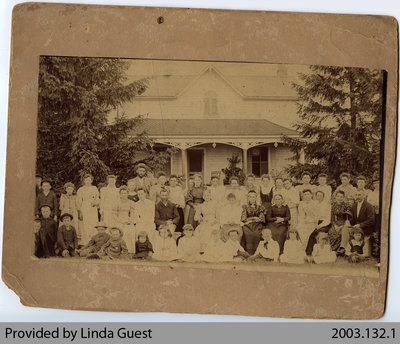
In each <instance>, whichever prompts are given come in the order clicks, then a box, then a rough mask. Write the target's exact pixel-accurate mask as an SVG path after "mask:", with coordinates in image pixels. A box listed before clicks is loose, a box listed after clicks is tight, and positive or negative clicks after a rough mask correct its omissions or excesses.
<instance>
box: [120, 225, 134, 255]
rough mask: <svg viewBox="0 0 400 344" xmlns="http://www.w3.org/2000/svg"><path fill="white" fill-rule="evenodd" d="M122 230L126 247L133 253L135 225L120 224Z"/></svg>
mask: <svg viewBox="0 0 400 344" xmlns="http://www.w3.org/2000/svg"><path fill="white" fill-rule="evenodd" d="M121 227H122V228H121V229H122V231H123V232H124V236H123V239H124V241H125V243H126V248H127V249H128V252H129V253H135V242H136V228H135V225H122V226H121Z"/></svg>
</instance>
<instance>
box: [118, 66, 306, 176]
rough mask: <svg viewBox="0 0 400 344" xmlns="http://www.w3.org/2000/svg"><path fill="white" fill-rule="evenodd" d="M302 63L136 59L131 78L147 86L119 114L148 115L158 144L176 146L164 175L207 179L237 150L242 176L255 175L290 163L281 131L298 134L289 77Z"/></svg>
mask: <svg viewBox="0 0 400 344" xmlns="http://www.w3.org/2000/svg"><path fill="white" fill-rule="evenodd" d="M305 68H306V67H303V66H285V65H265V64H243V63H221V62H212V63H210V62H176V61H151V60H145V61H143V60H133V62H132V67H131V68H130V70H129V71H128V80H129V81H132V80H138V79H141V78H148V79H149V87H148V88H147V89H146V91H145V92H144V93H143V94H142V95H140V96H138V97H136V98H135V99H134V101H132V102H131V103H128V104H125V105H124V106H123V108H122V109H119V111H124V113H125V114H126V115H127V116H137V115H139V114H141V115H146V116H147V118H148V119H147V120H146V121H145V124H144V125H145V128H146V130H147V132H148V134H149V136H150V137H152V138H153V139H154V141H155V142H157V145H158V146H159V149H162V147H167V146H173V147H176V148H179V151H178V153H177V154H174V155H173V156H172V157H171V160H170V163H169V164H167V165H166V166H165V171H166V172H167V174H177V175H183V176H184V177H186V178H187V176H188V175H191V174H193V173H196V172H200V173H202V175H203V177H204V180H205V181H206V182H208V181H209V180H210V177H211V175H212V174H218V173H220V172H221V169H223V168H225V167H227V166H228V160H227V159H228V158H230V157H231V156H232V155H233V154H237V155H238V156H239V157H240V158H241V160H242V166H240V167H242V168H243V171H244V172H245V173H253V174H255V175H256V176H257V177H260V176H261V175H262V174H264V173H271V172H272V171H280V170H282V169H283V168H284V167H286V166H288V165H289V164H291V163H293V161H291V160H290V158H291V157H292V153H291V152H290V151H289V149H288V148H287V147H286V146H285V144H283V143H282V135H287V136H290V137H297V136H298V134H297V132H296V131H295V130H293V129H292V128H291V125H292V123H293V122H294V121H296V120H297V114H296V93H295V92H294V90H293V88H292V82H296V80H297V77H298V76H297V75H298V74H297V73H298V72H303V71H304V70H305Z"/></svg>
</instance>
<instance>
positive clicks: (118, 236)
mask: <svg viewBox="0 0 400 344" xmlns="http://www.w3.org/2000/svg"><path fill="white" fill-rule="evenodd" d="M123 235H124V234H123V233H122V230H120V229H119V228H117V227H113V228H111V230H110V239H109V240H108V241H107V242H106V243H105V244H104V245H103V247H102V248H101V249H100V251H99V256H102V258H104V259H123V258H126V257H127V256H128V249H127V247H126V243H125V241H124V239H122V236H123Z"/></svg>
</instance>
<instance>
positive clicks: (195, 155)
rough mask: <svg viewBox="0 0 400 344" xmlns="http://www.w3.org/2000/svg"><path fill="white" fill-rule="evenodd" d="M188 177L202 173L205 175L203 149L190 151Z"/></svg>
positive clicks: (188, 154) (188, 155)
mask: <svg viewBox="0 0 400 344" xmlns="http://www.w3.org/2000/svg"><path fill="white" fill-rule="evenodd" d="M187 159H188V164H187V165H188V176H189V177H191V176H193V175H194V174H197V173H200V174H201V175H203V166H204V150H202V149H188V150H187Z"/></svg>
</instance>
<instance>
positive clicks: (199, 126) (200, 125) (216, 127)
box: [142, 119, 298, 137]
mask: <svg viewBox="0 0 400 344" xmlns="http://www.w3.org/2000/svg"><path fill="white" fill-rule="evenodd" d="M142 128H143V129H145V130H146V131H147V133H148V135H149V136H150V137H164V136H168V137H182V136H183V137H189V136H192V137H197V136H199V137H200V136H201V137H204V136H206V137H210V136H215V137H221V136H223V137H225V136H234V137H238V136H257V137H259V136H281V135H298V133H297V132H296V131H295V130H292V129H289V128H285V127H282V126H280V125H278V124H275V123H272V122H270V121H267V120H265V119H146V120H145V121H144V124H143V127H142Z"/></svg>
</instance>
